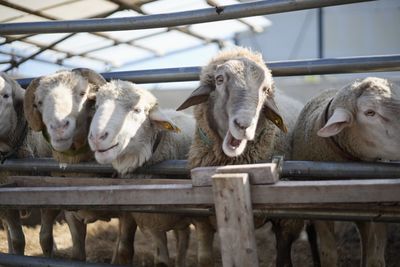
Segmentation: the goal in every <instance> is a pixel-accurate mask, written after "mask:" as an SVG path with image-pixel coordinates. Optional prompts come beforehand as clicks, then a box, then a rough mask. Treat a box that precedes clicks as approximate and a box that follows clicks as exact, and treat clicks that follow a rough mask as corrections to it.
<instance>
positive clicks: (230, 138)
mask: <svg viewBox="0 0 400 267" xmlns="http://www.w3.org/2000/svg"><path fill="white" fill-rule="evenodd" d="M227 138H228V145H229V146H230V148H231V149H233V150H235V149H237V148H238V147H239V146H240V144H241V143H242V142H243V139H236V138H235V137H233V135H232V134H231V132H229V131H228V135H227Z"/></svg>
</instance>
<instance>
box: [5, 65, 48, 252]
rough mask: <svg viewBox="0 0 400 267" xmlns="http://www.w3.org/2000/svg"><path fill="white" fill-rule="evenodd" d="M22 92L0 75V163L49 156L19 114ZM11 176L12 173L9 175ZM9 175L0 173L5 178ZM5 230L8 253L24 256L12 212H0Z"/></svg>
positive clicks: (22, 240) (15, 214) (18, 224)
mask: <svg viewBox="0 0 400 267" xmlns="http://www.w3.org/2000/svg"><path fill="white" fill-rule="evenodd" d="M24 95H25V90H23V89H22V88H21V87H20V86H19V84H18V83H17V82H15V81H14V80H13V79H11V77H9V76H8V75H7V74H5V73H0V160H1V162H3V161H4V160H6V159H7V158H13V157H15V158H32V157H46V156H49V155H50V149H49V146H48V145H47V144H46V143H45V142H43V140H42V138H41V136H40V135H39V134H37V133H34V132H32V131H30V130H29V129H28V125H27V122H26V120H25V117H24V112H23V100H24ZM13 174H14V175H15V174H16V173H13ZM7 175H10V173H2V175H1V176H7ZM0 218H1V219H2V220H3V225H4V226H5V228H6V229H7V237H8V247H9V253H14V254H24V247H25V237H24V234H23V232H22V228H21V222H20V214H19V212H18V211H16V210H0Z"/></svg>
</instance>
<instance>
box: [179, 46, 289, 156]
mask: <svg viewBox="0 0 400 267" xmlns="http://www.w3.org/2000/svg"><path fill="white" fill-rule="evenodd" d="M245 51H247V53H250V52H248V50H245ZM239 52H241V51H240V50H239ZM253 57H255V56H254V55H253ZM260 58H261V57H260ZM214 61H216V62H213V61H212V62H211V63H210V64H209V65H208V66H207V67H205V68H204V69H203V70H202V74H201V77H200V87H199V88H198V89H197V90H195V91H194V92H193V93H192V94H191V96H189V98H188V99H187V100H186V101H185V102H184V103H183V104H182V105H181V106H180V107H179V108H178V109H177V110H182V109H185V108H187V107H189V106H193V105H197V104H200V103H202V102H205V101H209V103H211V104H212V107H211V109H212V110H211V112H212V116H213V119H214V120H215V124H216V126H217V129H216V130H217V132H218V134H219V136H220V137H221V139H222V140H223V142H222V149H223V151H224V153H225V154H226V155H227V156H229V157H236V156H239V155H240V154H242V153H243V151H244V150H245V148H246V145H247V141H250V140H253V139H254V138H255V134H256V129H257V123H258V120H259V116H260V114H263V115H264V116H265V117H266V118H267V119H269V120H271V121H272V122H273V123H274V124H276V125H277V126H278V127H279V128H280V129H281V130H282V131H284V132H286V131H287V129H286V126H285V124H284V123H283V120H282V117H281V115H280V114H279V110H278V108H277V106H276V104H275V101H274V88H273V81H272V76H271V73H270V71H269V70H268V69H267V67H266V66H265V65H264V63H263V62H262V60H259V59H258V60H257V61H258V62H257V61H255V60H253V59H252V58H251V57H250V58H249V57H247V56H246V55H245V56H238V57H231V58H227V59H225V60H218V56H217V60H215V59H214ZM215 63H217V64H215Z"/></svg>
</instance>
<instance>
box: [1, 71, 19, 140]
mask: <svg viewBox="0 0 400 267" xmlns="http://www.w3.org/2000/svg"><path fill="white" fill-rule="evenodd" d="M23 100H24V90H23V89H22V88H21V86H19V84H18V83H17V82H16V81H14V80H13V79H11V78H10V77H9V76H8V75H7V74H5V73H0V125H1V127H0V138H2V139H3V138H8V137H9V136H10V135H11V133H12V131H14V129H15V128H16V127H17V123H18V121H17V117H18V112H22V109H21V107H22V105H23Z"/></svg>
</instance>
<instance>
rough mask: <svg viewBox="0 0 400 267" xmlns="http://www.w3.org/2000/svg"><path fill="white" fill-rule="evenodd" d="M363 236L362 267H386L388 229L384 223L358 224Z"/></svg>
mask: <svg viewBox="0 0 400 267" xmlns="http://www.w3.org/2000/svg"><path fill="white" fill-rule="evenodd" d="M357 228H358V231H359V233H360V236H361V255H362V257H361V266H362V267H384V266H385V247H386V240H387V229H386V224H384V223H369V222H358V223H357Z"/></svg>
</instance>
